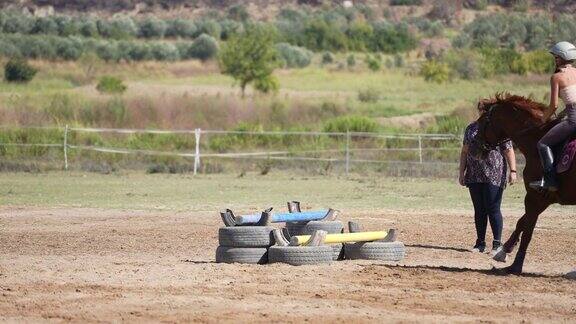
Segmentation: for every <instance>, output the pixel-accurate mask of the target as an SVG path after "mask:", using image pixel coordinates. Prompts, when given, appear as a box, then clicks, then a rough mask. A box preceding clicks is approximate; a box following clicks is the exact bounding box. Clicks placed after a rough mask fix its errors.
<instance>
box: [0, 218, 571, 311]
mask: <svg viewBox="0 0 576 324" xmlns="http://www.w3.org/2000/svg"><path fill="white" fill-rule="evenodd" d="M344 212H345V214H344V215H343V216H342V217H341V218H342V219H343V220H348V219H356V220H359V221H361V222H362V224H364V226H365V228H367V229H373V230H376V229H383V228H389V227H397V228H399V229H400V236H399V238H400V239H401V240H402V241H404V243H405V244H406V245H407V246H408V248H407V251H408V255H407V258H406V259H405V260H404V261H403V262H402V263H400V264H399V265H394V264H385V263H381V262H373V261H342V262H335V263H333V264H331V265H322V266H302V267H292V266H287V265H280V264H275V265H265V266H252V265H228V264H216V263H214V250H215V248H216V246H217V244H218V243H217V229H218V227H219V226H220V225H221V224H220V220H219V218H218V217H217V215H216V214H215V213H214V212H213V211H206V212H194V213H182V212H178V213H175V212H143V211H130V210H117V211H110V210H98V209H86V208H79V209H70V208H58V209H56V208H54V209H50V208H31V207H26V208H13V207H12V208H8V207H0V294H1V295H0V320H2V321H17V322H20V321H42V320H51V321H58V322H59V321H74V322H86V321H90V322H91V321H121V320H129V321H167V322H180V321H200V322H223V321H224V322H225V321H246V322H248V321H250V322H252V321H258V322H301V321H314V322H350V321H352V322H390V321H402V322H416V321H418V322H424V321H425V322H429V321H433V322H444V321H458V322H468V321H485V320H488V321H497V322H510V321H513V322H519V321H528V322H576V281H575V280H570V279H566V278H563V277H562V276H563V275H564V274H566V273H567V272H569V271H571V270H573V269H574V268H576V253H575V252H574V246H575V244H576V228H575V227H574V219H573V217H574V216H573V215H566V214H564V215H563V214H557V215H555V214H551V213H547V214H546V215H545V217H542V219H541V221H540V223H539V226H538V228H537V229H536V231H535V238H534V240H533V241H532V245H531V247H530V249H529V255H528V258H527V261H526V262H527V264H526V266H525V271H526V272H528V273H527V274H526V275H524V276H508V277H500V276H495V275H493V274H491V273H490V271H489V270H490V269H491V268H492V266H493V264H494V263H493V262H492V261H491V259H490V258H489V256H488V255H486V254H474V253H471V252H467V250H466V249H468V248H470V244H471V243H473V242H472V241H473V237H474V235H473V224H472V220H471V219H470V215H461V214H458V213H454V212H452V213H448V214H424V213H410V214H402V213H398V212H389V211H385V210H381V211H370V212H362V211H350V212H346V211H344ZM515 221H516V219H513V218H512V217H509V218H507V219H506V228H505V235H506V236H507V235H508V234H509V233H510V231H511V226H513V224H514V223H515Z"/></svg>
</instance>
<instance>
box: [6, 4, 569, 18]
mask: <svg viewBox="0 0 576 324" xmlns="http://www.w3.org/2000/svg"><path fill="white" fill-rule="evenodd" d="M350 2H352V3H353V4H354V5H355V6H364V7H367V8H370V9H371V10H372V11H373V12H374V14H375V15H377V16H379V15H382V14H383V13H384V12H387V14H390V15H391V16H392V17H398V16H406V15H408V16H419V15H423V14H426V13H428V12H430V10H431V9H432V7H433V6H438V5H439V4H442V3H443V4H444V5H445V6H447V7H454V6H455V7H462V8H463V9H474V10H478V9H480V11H485V10H486V9H487V8H486V4H488V5H490V6H489V7H488V9H490V10H510V11H518V10H520V11H526V10H533V11H552V12H557V13H568V12H569V13H574V12H576V3H575V1H571V0H456V1H454V0H390V1H389V0H359V1H350ZM454 2H460V4H453V3H454ZM343 3H344V1H334V0H331V1H330V0H256V1H249V0H0V6H1V7H2V8H6V7H10V8H18V9H26V10H28V11H30V12H32V13H34V12H37V13H38V14H40V15H45V14H51V13H55V12H66V13H73V12H77V13H86V12H92V13H97V14H102V15H109V14H114V13H119V12H122V13H127V14H132V15H140V14H144V15H145V14H151V13H153V14H155V15H161V16H162V15H166V16H174V15H178V16H185V17H194V16H197V15H201V14H203V13H206V12H207V11H210V10H219V9H220V10H222V9H224V8H227V7H230V6H234V5H244V6H246V7H247V8H248V10H249V12H250V13H251V14H252V15H253V16H254V17H255V18H257V19H268V18H270V17H272V16H274V14H275V13H277V12H278V10H279V9H281V8H286V7H298V6H300V7H302V6H310V7H322V8H326V7H336V6H342V5H343ZM391 3H392V4H394V3H396V4H404V3H415V4H416V5H409V6H408V5H391Z"/></svg>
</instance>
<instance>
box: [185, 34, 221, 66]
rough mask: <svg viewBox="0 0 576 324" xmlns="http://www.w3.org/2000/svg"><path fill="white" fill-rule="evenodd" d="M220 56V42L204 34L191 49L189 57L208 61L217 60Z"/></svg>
mask: <svg viewBox="0 0 576 324" xmlns="http://www.w3.org/2000/svg"><path fill="white" fill-rule="evenodd" d="M217 54H218V42H217V41H216V39H214V38H213V37H211V36H208V35H206V34H202V35H200V36H198V38H196V39H195V40H194V42H193V43H192V45H191V46H190V48H189V55H188V56H189V57H192V58H197V59H200V60H202V61H206V60H209V59H212V58H215V57H216V55H217Z"/></svg>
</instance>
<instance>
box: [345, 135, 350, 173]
mask: <svg viewBox="0 0 576 324" xmlns="http://www.w3.org/2000/svg"><path fill="white" fill-rule="evenodd" d="M348 172H350V131H348V130H347V131H346V176H348Z"/></svg>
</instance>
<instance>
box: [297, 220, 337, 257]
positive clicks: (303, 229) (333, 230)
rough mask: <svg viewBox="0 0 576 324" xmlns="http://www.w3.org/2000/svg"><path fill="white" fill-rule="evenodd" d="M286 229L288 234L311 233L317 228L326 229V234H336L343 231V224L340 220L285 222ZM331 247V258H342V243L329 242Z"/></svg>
mask: <svg viewBox="0 0 576 324" xmlns="http://www.w3.org/2000/svg"><path fill="white" fill-rule="evenodd" d="M286 229H287V230H288V233H289V234H290V236H295V235H312V234H313V233H314V232H316V231H318V230H322V231H326V233H328V234H338V233H343V232H344V224H342V222H341V221H309V222H298V223H286ZM327 246H329V247H330V248H331V249H332V260H342V259H344V245H342V244H329V245H327Z"/></svg>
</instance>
